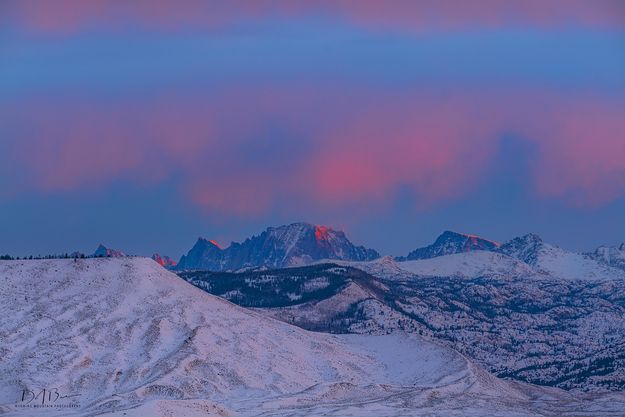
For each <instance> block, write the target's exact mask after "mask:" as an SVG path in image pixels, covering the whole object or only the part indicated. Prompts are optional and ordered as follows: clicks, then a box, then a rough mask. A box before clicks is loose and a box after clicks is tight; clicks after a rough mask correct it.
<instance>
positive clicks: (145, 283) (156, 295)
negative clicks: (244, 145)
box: [0, 258, 625, 416]
mask: <svg viewBox="0 0 625 417" xmlns="http://www.w3.org/2000/svg"><path fill="white" fill-rule="evenodd" d="M0 280H1V282H2V286H0V314H2V317H3V320H2V321H0V340H1V344H0V350H1V355H0V413H5V414H6V415H25V416H27V415H33V414H36V415H54V416H62V415H90V416H91V415H116V416H122V415H155V416H158V415H163V416H164V415H222V416H224V415H233V414H232V413H233V412H237V413H239V414H240V415H315V414H319V415H321V414H324V415H407V414H408V415H420V414H427V415H457V414H458V413H459V412H458V409H459V407H460V408H461V409H462V412H461V414H462V415H491V414H496V415H510V416H512V415H519V414H518V413H519V410H522V411H521V412H522V414H523V415H562V413H563V412H565V411H567V410H576V412H577V414H576V415H591V414H592V415H613V414H611V411H613V410H614V409H622V407H623V406H625V402H623V399H622V398H621V397H606V396H601V397H595V396H593V397H576V398H574V397H572V396H570V395H568V394H566V393H565V392H563V391H560V390H554V389H542V388H537V387H533V386H530V385H523V384H516V383H510V382H505V381H502V380H499V379H497V378H494V377H492V376H491V375H489V374H487V373H486V372H484V371H483V370H481V369H480V368H479V367H477V366H475V365H474V364H472V363H471V362H469V361H467V360H466V359H465V358H464V357H463V356H461V355H459V354H458V353H456V352H454V351H453V350H450V349H448V348H444V347H442V346H440V345H437V344H434V343H431V342H427V341H425V340H423V339H420V338H418V337H409V336H401V335H393V336H377V337H376V336H335V335H328V334H319V333H310V332H307V331H305V330H302V329H300V328H297V327H294V326H291V325H288V324H286V323H282V322H279V321H276V320H273V319H270V318H266V317H264V316H262V315H261V314H259V313H256V312H252V311H249V310H246V309H243V308H240V307H237V306H235V305H233V304H231V303H229V302H227V301H225V300H222V299H219V298H217V297H214V296H211V295H209V294H207V293H205V292H204V291H201V290H199V289H197V288H194V287H193V286H191V285H189V284H187V283H185V282H184V281H182V280H181V279H179V278H178V277H176V276H175V275H173V274H171V273H170V272H168V271H166V270H165V269H163V268H161V267H160V266H159V265H158V264H157V263H156V262H154V261H152V260H149V259H142V258H109V259H77V260H45V261H43V260H42V261H2V262H0ZM44 389H45V390H46V392H45V395H43V390H44ZM31 399H32V400H31ZM40 402H43V403H44V404H43V407H39V408H34V405H35V404H40ZM135 407H138V408H135ZM584 410H585V411H584ZM584 413H586V414H584Z"/></svg>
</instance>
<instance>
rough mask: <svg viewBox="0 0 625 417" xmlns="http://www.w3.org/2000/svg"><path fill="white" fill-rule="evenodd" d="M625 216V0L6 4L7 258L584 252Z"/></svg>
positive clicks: (0, 213)
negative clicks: (306, 232) (289, 228)
mask: <svg viewBox="0 0 625 417" xmlns="http://www.w3.org/2000/svg"><path fill="white" fill-rule="evenodd" d="M623 213H625V2H623V1H621V0H551V1H549V2H546V1H544V0H522V1H521V0H507V1H504V0H476V1H472V2H467V1H464V0H456V1H452V0H394V1H392V2H391V1H383V0H316V1H312V0H310V1H309V0H300V1H292V0H256V1H249V0H228V1H226V0H221V1H215V0H202V1H200V0H176V1H174V0H134V1H131V2H121V1H110V0H90V1H82V0H57V1H54V2H50V1H47V0H4V1H1V2H0V253H10V254H13V255H19V256H23V255H29V254H47V253H64V252H72V251H74V250H80V251H82V252H85V253H91V252H92V251H93V250H94V249H95V247H96V246H97V244H98V243H100V242H102V243H104V244H105V245H107V246H110V247H114V248H117V249H120V250H123V251H125V252H126V253H131V254H140V255H150V254H152V253H153V252H159V253H161V254H165V255H170V256H172V257H174V258H178V257H179V256H180V255H182V254H183V253H184V252H186V251H187V250H188V249H189V248H190V247H191V246H192V245H193V243H194V241H195V240H196V239H197V237H198V236H203V237H206V238H208V239H214V240H216V241H217V242H219V243H220V244H221V245H222V246H227V245H228V244H229V243H230V242H231V241H240V240H243V239H245V238H246V237H247V236H250V235H253V234H258V233H260V232H261V231H262V230H264V229H265V228H266V227H267V226H275V225H280V224H287V223H291V222H295V221H307V222H311V223H318V224H326V225H329V226H332V227H334V228H337V229H341V230H344V231H345V232H346V233H347V234H348V236H349V237H350V238H351V240H352V241H353V242H355V243H357V244H363V245H366V246H368V247H372V248H374V249H377V250H379V251H380V252H381V253H383V254H393V255H404V254H406V253H408V252H409V251H411V250H413V249H414V248H416V247H419V246H422V245H425V244H428V243H429V242H431V241H433V240H434V239H435V238H436V236H437V235H438V234H440V233H441V232H442V231H443V230H447V229H450V230H456V231H459V232H466V233H473V234H479V235H483V236H484V237H487V238H491V239H494V240H499V241H505V240H508V239H511V238H513V237H515V236H518V235H522V234H525V233H529V232H533V233H538V234H540V235H541V236H542V237H543V238H544V239H545V240H546V241H548V242H551V243H554V244H557V245H560V246H562V247H564V248H567V249H571V250H577V251H585V250H591V249H594V248H595V247H597V246H599V245H602V244H607V245H616V244H619V243H621V242H625V215H624V214H623Z"/></svg>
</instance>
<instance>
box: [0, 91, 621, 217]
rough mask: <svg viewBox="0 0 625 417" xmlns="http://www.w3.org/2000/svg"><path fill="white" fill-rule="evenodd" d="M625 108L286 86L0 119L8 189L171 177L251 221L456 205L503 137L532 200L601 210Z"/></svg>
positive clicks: (617, 161) (611, 181) (616, 188)
mask: <svg viewBox="0 0 625 417" xmlns="http://www.w3.org/2000/svg"><path fill="white" fill-rule="evenodd" d="M624 104H625V103H624V102H623V100H617V99H609V98H605V97H603V98H602V97H590V96H585V95H584V96H582V95H580V96H558V95H548V94H544V93H540V92H527V91H514V90H510V91H508V92H506V93H502V92H498V93H493V94H488V93H480V94H477V93H475V92H470V91H465V92H463V93H462V94H461V93H458V94H457V95H456V96H454V97H441V96H438V95H436V94H433V93H428V92H423V91H422V92H419V93H417V92H406V93H404V94H396V95H388V94H382V93H380V92H379V91H368V92H366V91H359V92H353V91H348V90H346V89H339V88H335V89H323V88H312V87H311V88H299V89H298V88H294V87H293V86H290V87H289V88H273V89H270V88H266V89H256V90H238V91H237V90H229V91H226V90H224V92H223V93H222V94H216V95H215V96H213V97H211V98H210V99H206V98H201V97H197V96H193V95H189V96H184V95H178V96H169V97H163V98H162V99H161V100H156V101H154V100H151V101H150V102H128V101H127V102H124V103H123V104H95V103H93V102H90V101H88V100H85V101H82V100H78V99H75V100H73V101H71V102H64V103H63V105H62V106H60V105H59V103H58V102H57V101H54V102H52V101H47V100H41V101H40V102H38V103H33V102H32V101H25V102H22V103H13V104H12V106H11V107H10V108H4V109H0V110H2V111H3V112H4V113H3V114H7V115H9V116H10V119H6V120H10V121H9V122H8V123H5V126H3V130H6V131H7V132H9V133H11V132H13V133H11V135H10V136H11V137H16V138H18V139H19V141H18V140H16V141H15V143H14V144H13V147H12V148H10V149H11V150H10V154H8V155H6V157H7V161H10V163H11V164H12V165H13V172H14V174H13V175H14V177H15V180H14V181H12V182H13V183H14V185H15V186H16V187H17V188H18V189H19V192H20V193H25V192H45V193H58V192H64V193H67V192H76V193H80V192H82V191H83V190H87V189H89V190H93V189H97V188H106V187H108V186H109V185H111V184H113V183H116V182H126V183H133V184H138V185H142V186H149V187H157V186H159V184H161V183H162V182H164V181H170V180H175V181H176V183H177V184H178V188H179V196H178V197H181V198H184V199H186V200H187V201H189V202H191V203H192V204H195V205H196V206H198V207H200V208H201V209H203V210H205V211H206V212H217V213H222V214H227V215H231V216H237V215H238V216H253V215H258V214H262V213H265V212H267V211H268V210H277V209H280V210H285V211H288V210H293V211H297V210H298V209H300V208H302V207H316V208H320V209H333V208H338V207H345V206H349V205H354V204H361V203H365V204H367V205H368V206H376V207H378V206H381V207H383V206H384V204H389V205H390V204H392V203H393V201H395V199H396V197H397V195H398V192H399V190H400V189H409V190H412V192H413V193H414V195H415V198H416V200H417V203H418V204H419V205H431V204H441V203H445V202H447V201H450V200H455V199H461V198H463V196H465V195H466V194H467V193H470V192H472V191H473V190H475V189H477V188H479V186H480V184H481V183H482V181H483V179H484V178H485V177H486V176H488V175H492V174H493V173H492V172H491V171H490V169H491V167H492V162H493V158H494V156H495V155H496V152H497V149H498V146H499V139H500V137H501V135H502V134H504V133H509V132H513V133H516V134H517V135H521V137H523V138H525V140H527V141H531V142H532V143H535V144H536V149H537V154H536V155H535V158H534V159H533V160H532V161H530V162H531V163H530V167H531V171H530V172H527V173H526V174H527V175H528V176H529V177H530V178H531V179H532V181H533V189H534V191H535V193H536V196H537V197H539V198H555V199H562V200H565V201H567V202H569V203H571V204H577V205H579V204H583V205H590V206H597V205H603V204H607V203H609V202H611V201H613V200H615V199H617V198H622V197H623V196H625V119H624V118H623V117H622V115H623V114H625V106H624ZM276 125H277V126H279V127H280V129H278V130H277V132H278V133H277V134H276V133H274V132H276V130H272V129H273V127H275V126H276ZM268 126H269V128H270V129H269V130H267V129H268ZM265 131H268V132H269V133H268V134H267V135H265V134H261V133H262V132H265ZM274 135H278V136H277V137H274ZM267 146H269V147H268V148H267Z"/></svg>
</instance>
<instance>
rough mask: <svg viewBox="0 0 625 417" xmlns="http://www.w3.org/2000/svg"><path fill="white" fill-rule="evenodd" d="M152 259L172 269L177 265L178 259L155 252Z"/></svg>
mask: <svg viewBox="0 0 625 417" xmlns="http://www.w3.org/2000/svg"><path fill="white" fill-rule="evenodd" d="M152 259H153V260H154V261H155V262H156V263H157V264H159V265H160V266H162V267H163V268H167V269H170V268H173V267H175V266H176V261H174V260H173V259H171V258H170V257H169V256H161V255H160V254H158V253H155V254H154V255H152Z"/></svg>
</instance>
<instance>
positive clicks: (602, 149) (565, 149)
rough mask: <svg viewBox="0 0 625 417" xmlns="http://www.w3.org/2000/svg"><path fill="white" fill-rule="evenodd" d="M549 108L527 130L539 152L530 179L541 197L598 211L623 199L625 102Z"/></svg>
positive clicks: (587, 101) (582, 100)
mask: <svg viewBox="0 0 625 417" xmlns="http://www.w3.org/2000/svg"><path fill="white" fill-rule="evenodd" d="M553 100H554V99H553V98H552V99H551V102H548V104H547V106H548V109H545V110H543V111H544V113H542V114H540V115H534V118H538V117H540V123H531V124H526V125H525V126H524V127H523V128H521V127H519V129H521V130H522V131H525V132H526V133H525V134H526V136H527V137H528V138H529V139H530V140H533V141H534V142H535V143H536V144H537V146H538V149H539V151H538V158H537V160H536V161H534V171H533V173H532V176H533V179H534V183H535V188H536V190H537V192H538V193H539V194H540V195H542V196H547V197H553V198H560V199H565V200H567V201H568V202H570V203H573V204H576V205H581V206H591V207H592V206H601V205H604V204H607V203H609V202H611V201H613V200H615V199H617V198H619V197H622V196H623V195H624V194H625V101H624V100H622V99H618V100H615V99H610V98H603V99H597V98H596V97H578V98H577V99H574V100H566V99H555V100H557V101H556V102H555V103H554V102H553Z"/></svg>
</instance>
